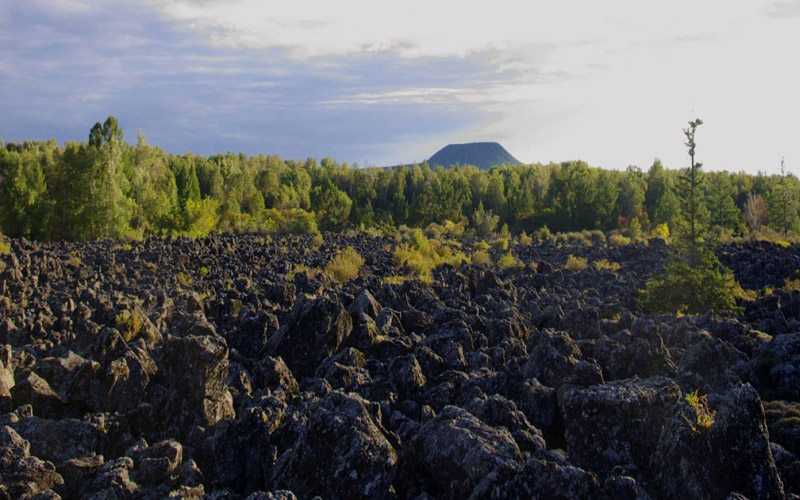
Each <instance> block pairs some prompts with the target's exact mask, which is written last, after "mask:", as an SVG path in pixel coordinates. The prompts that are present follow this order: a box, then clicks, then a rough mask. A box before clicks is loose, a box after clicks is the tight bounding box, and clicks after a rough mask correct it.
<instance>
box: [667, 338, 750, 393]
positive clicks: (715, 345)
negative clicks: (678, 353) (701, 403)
mask: <svg viewBox="0 0 800 500" xmlns="http://www.w3.org/2000/svg"><path fill="white" fill-rule="evenodd" d="M736 367H748V361H747V357H746V356H745V355H744V354H743V353H741V352H739V351H737V350H736V349H734V348H733V346H731V345H730V344H728V343H727V342H724V341H722V340H719V339H713V338H710V337H707V338H703V339H702V340H700V341H699V342H697V343H695V344H694V345H693V346H692V347H690V348H689V349H687V350H686V351H685V352H684V353H683V356H682V357H681V360H680V374H679V377H678V380H679V381H680V383H681V386H682V387H683V388H684V390H686V391H692V390H695V389H696V390H698V391H699V392H701V393H708V392H725V391H726V390H728V389H730V388H731V387H734V386H737V385H739V384H741V379H740V378H739V376H738V375H737V374H736V372H734V371H733V370H734V368H736Z"/></svg>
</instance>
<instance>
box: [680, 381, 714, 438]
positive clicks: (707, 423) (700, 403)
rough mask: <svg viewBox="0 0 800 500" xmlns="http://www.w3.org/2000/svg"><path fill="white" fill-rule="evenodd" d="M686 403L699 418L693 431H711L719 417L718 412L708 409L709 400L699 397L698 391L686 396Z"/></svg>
mask: <svg viewBox="0 0 800 500" xmlns="http://www.w3.org/2000/svg"><path fill="white" fill-rule="evenodd" d="M686 402H687V403H688V404H689V406H691V407H692V409H693V410H694V413H695V415H696V416H697V418H696V420H695V422H694V424H693V425H692V429H694V430H697V429H704V430H705V429H710V428H711V426H712V425H714V421H715V420H716V417H717V412H715V411H714V412H712V411H711V409H710V408H709V407H708V398H707V397H706V396H698V395H697V390H695V391H694V392H690V393H689V394H687V395H686Z"/></svg>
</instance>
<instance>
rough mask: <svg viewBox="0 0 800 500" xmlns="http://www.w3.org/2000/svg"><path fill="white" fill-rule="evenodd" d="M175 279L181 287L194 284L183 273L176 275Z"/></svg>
mask: <svg viewBox="0 0 800 500" xmlns="http://www.w3.org/2000/svg"><path fill="white" fill-rule="evenodd" d="M176 279H177V280H178V283H179V284H180V285H181V286H192V283H193V282H194V280H192V277H191V276H189V275H188V274H186V273H183V272H180V273H178V275H177V276H176Z"/></svg>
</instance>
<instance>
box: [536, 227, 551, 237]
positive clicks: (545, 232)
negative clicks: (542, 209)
mask: <svg viewBox="0 0 800 500" xmlns="http://www.w3.org/2000/svg"><path fill="white" fill-rule="evenodd" d="M534 236H536V239H537V240H539V241H549V240H551V239H552V237H553V235H552V233H551V232H550V228H548V227H547V226H542V227H541V228H540V229H539V230H538V231H536V232H535V233H534Z"/></svg>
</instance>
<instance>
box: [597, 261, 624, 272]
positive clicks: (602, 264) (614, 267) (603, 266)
mask: <svg viewBox="0 0 800 500" xmlns="http://www.w3.org/2000/svg"><path fill="white" fill-rule="evenodd" d="M594 267H595V269H597V270H598V271H619V267H620V266H619V262H609V260H608V259H600V260H596V261H594Z"/></svg>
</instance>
